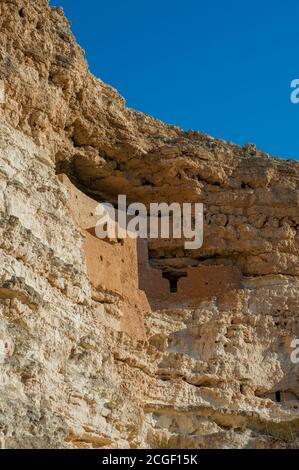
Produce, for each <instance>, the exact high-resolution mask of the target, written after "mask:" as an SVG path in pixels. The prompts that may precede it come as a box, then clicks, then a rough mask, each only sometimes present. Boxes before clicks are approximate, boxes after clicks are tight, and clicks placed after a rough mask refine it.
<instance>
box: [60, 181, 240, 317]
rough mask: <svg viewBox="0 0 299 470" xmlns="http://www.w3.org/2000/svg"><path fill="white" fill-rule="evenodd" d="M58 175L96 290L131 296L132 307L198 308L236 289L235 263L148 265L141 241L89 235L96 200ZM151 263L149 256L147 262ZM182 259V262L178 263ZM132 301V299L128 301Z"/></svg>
mask: <svg viewBox="0 0 299 470" xmlns="http://www.w3.org/2000/svg"><path fill="white" fill-rule="evenodd" d="M59 179H60V181H61V182H63V184H64V185H65V187H66V188H67V190H68V194H69V196H68V204H69V208H70V211H71V213H72V214H73V217H74V219H75V221H76V223H77V224H78V226H79V227H80V229H81V230H82V231H83V233H84V236H85V245H84V246H85V255H86V262H87V269H88V275H89V280H90V282H91V284H92V286H93V287H94V288H95V289H96V290H97V289H104V290H105V291H111V292H114V293H116V294H118V295H120V296H121V297H123V298H125V299H132V297H133V298H134V305H135V308H140V309H141V310H144V309H146V308H151V309H152V310H153V311H154V310H157V309H167V308H171V307H173V306H175V307H176V308H180V307H181V308H186V307H198V306H199V305H200V304H201V302H202V301H203V300H205V299H209V298H213V297H216V298H217V297H221V296H223V294H225V293H226V292H228V291H231V290H238V289H241V288H242V282H241V281H242V276H241V272H240V269H239V268H238V267H231V266H221V265H216V266H204V265H201V266H200V265H199V266H196V267H194V266H188V265H187V263H186V260H184V261H183V265H182V263H181V268H180V269H170V267H167V265H166V267H164V269H163V268H157V267H154V266H152V265H151V260H150V259H149V246H148V240H147V239H141V238H137V239H131V238H124V239H108V238H107V239H99V238H98V237H97V236H96V233H95V224H96V222H97V220H98V217H97V216H96V215H95V214H96V210H95V209H96V206H97V205H98V202H97V201H96V200H94V199H92V198H91V197H89V196H87V195H86V194H84V193H83V192H82V191H80V190H79V189H78V188H77V187H76V186H75V185H74V184H72V182H71V181H70V179H69V178H68V176H66V175H65V174H61V175H59ZM153 262H155V260H153ZM184 263H185V265H184ZM131 303H132V300H131Z"/></svg>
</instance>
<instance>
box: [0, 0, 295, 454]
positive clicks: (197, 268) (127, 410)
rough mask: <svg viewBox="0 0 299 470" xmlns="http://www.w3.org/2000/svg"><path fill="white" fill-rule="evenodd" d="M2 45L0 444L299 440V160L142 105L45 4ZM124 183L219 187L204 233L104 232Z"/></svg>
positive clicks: (212, 194) (4, 9) (165, 193)
mask: <svg viewBox="0 0 299 470" xmlns="http://www.w3.org/2000/svg"><path fill="white" fill-rule="evenodd" d="M0 60H1V62H0V79H3V80H4V83H5V91H6V102H5V104H0V446H1V447H3V448H4V447H6V448H23V447H26V448H38V447H48V448H57V447H58V448H103V447H104V448H129V447H131V448H136V447H145V448H150V447H153V448H165V447H166V448H167V447H168V448H184V447H187V448H205V447H213V448H228V447H232V448H242V447H252V448H277V447H298V444H299V440H298V430H299V414H298V406H299V401H298V399H299V388H298V383H299V368H298V365H296V364H293V363H292V362H291V360H290V354H291V351H292V348H291V342H292V340H293V339H294V338H296V337H298V335H299V327H298V307H299V300H298V298H299V297H298V294H299V282H298V276H299V264H298V247H299V244H298V243H299V237H298V225H299V211H298V194H299V192H298V190H299V185H298V182H299V165H298V163H297V162H294V161H286V160H281V159H277V158H271V157H269V156H268V155H266V154H264V153H262V152H260V151H259V150H258V149H256V148H255V146H253V145H252V144H250V145H247V146H246V147H244V148H241V147H239V146H237V145H233V144H231V143H227V142H224V141H221V140H218V139H214V138H212V137H209V136H207V135H205V134H202V133H199V132H194V131H190V132H184V131H183V130H182V129H180V128H178V127H173V126H169V125H166V124H163V123H162V122H160V121H158V120H156V119H153V118H151V117H150V116H147V115H144V114H142V113H139V112H136V111H134V110H131V109H128V108H126V105H125V101H124V99H123V98H122V97H120V96H119V95H118V93H117V92H116V91H115V90H114V89H113V88H111V87H109V86H108V85H106V84H104V83H103V82H102V81H100V80H98V79H96V78H95V77H93V76H92V75H91V74H90V73H89V71H88V67H87V64H86V62H85V60H84V56H83V52H82V50H81V49H80V48H79V47H78V46H77V44H76V42H75V39H74V37H73V36H72V34H71V32H70V30H69V24H68V22H67V20H66V19H65V18H64V15H63V11H62V10H61V9H59V8H52V9H50V8H49V6H48V3H47V1H46V0H35V1H34V2H29V1H25V0H14V1H13V2H7V1H0ZM57 173H58V174H63V173H64V174H66V175H67V176H68V177H66V176H60V177H59V178H58V177H57ZM70 181H71V182H70ZM118 194H126V195H127V197H128V200H129V201H140V202H144V203H145V204H148V203H150V202H153V201H154V202H159V201H163V202H164V201H165V202H172V201H176V202H184V201H187V202H198V201H200V202H203V203H204V206H205V223H204V244H203V246H202V248H200V249H199V250H194V251H191V250H190V251H189V252H188V251H186V250H184V246H183V241H180V240H161V239H159V240H152V241H150V243H149V246H148V248H147V247H144V246H143V247H141V248H142V249H141V252H139V254H138V246H137V244H136V243H134V242H133V241H128V242H127V243H124V244H123V245H122V244H118V243H113V244H109V245H108V244H107V242H105V241H101V240H98V239H96V238H95V237H94V236H93V231H92V229H93V228H94V225H95V222H96V217H95V213H94V208H95V206H96V200H102V199H105V200H109V201H112V202H114V201H115V199H116V197H117V195H118ZM105 243H106V245H105ZM101 257H102V258H101ZM122 260H123V262H122ZM182 272H184V274H186V276H184V277H180V275H181V274H182ZM163 274H164V275H165V277H166V279H165V278H164V277H163ZM177 275H179V278H178V284H177V293H172V294H171V293H170V290H169V281H168V280H167V279H169V278H171V276H177ZM167 276H168V277H167Z"/></svg>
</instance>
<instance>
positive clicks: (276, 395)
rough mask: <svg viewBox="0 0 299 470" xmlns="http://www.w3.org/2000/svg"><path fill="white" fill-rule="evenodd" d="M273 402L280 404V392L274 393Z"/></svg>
mask: <svg viewBox="0 0 299 470" xmlns="http://www.w3.org/2000/svg"><path fill="white" fill-rule="evenodd" d="M275 400H276V401H277V402H278V403H280V402H281V396H280V392H275Z"/></svg>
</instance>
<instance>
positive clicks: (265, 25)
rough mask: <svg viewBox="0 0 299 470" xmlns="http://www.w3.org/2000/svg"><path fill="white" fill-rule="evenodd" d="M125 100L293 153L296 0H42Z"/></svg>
mask: <svg viewBox="0 0 299 470" xmlns="http://www.w3.org/2000/svg"><path fill="white" fill-rule="evenodd" d="M51 4H52V5H56V6H62V7H63V8H64V10H65V13H66V15H67V17H68V19H69V20H70V21H71V22H72V31H73V33H74V34H75V36H76V37H77V40H78V42H79V44H80V45H81V46H82V47H83V48H84V49H85V50H86V57H87V60H88V62H89V65H90V69H91V71H92V72H93V73H94V74H95V75H96V76H98V77H99V78H101V79H102V80H104V81H105V82H107V83H109V84H110V85H112V86H114V87H115V88H116V89H117V90H118V91H119V92H120V93H121V94H122V95H123V96H124V97H125V99H126V101H127V105H128V106H129V107H131V108H135V109H137V110H139V111H143V112H145V113H147V114H150V115H152V116H155V117H157V118H159V119H162V120H163V121H166V122H168V123H171V124H175V125H179V126H181V127H183V128H184V129H186V130H188V129H195V130H200V131H203V132H206V133H208V134H210V135H212V136H214V137H220V138H222V139H225V140H230V141H233V142H236V143H239V144H242V145H243V144H244V143H247V142H253V143H255V144H256V145H257V146H258V147H259V148H261V149H262V150H264V151H266V152H269V153H270V154H272V155H275V156H281V157H287V158H297V159H299V103H298V104H297V105H294V104H292V103H291V102H290V93H291V89H290V82H291V81H292V80H293V79H295V78H299V60H298V40H299V2H298V0H285V1H281V0H271V1H270V0H251V1H249V0H248V1H246V2H245V1H240V0H239V1H237V0H214V1H213V0H210V1H207V0H205V1H201V0H184V1H183V0H180V1H179V0H160V1H158V0H151V1H149V0H148V1H145V0H126V1H124V0H110V1H108V0H105V1H103V0H84V1H83V0H76V1H74V0H51Z"/></svg>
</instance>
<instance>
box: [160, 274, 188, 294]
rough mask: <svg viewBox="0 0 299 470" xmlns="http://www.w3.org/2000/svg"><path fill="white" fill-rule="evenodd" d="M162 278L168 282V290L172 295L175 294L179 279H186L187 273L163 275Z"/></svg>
mask: <svg viewBox="0 0 299 470" xmlns="http://www.w3.org/2000/svg"><path fill="white" fill-rule="evenodd" d="M163 277H164V278H165V279H167V280H168V281H169V288H170V292H171V293H172V294H175V293H176V292H177V291H178V282H179V280H180V279H181V277H187V273H171V272H165V273H163Z"/></svg>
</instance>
